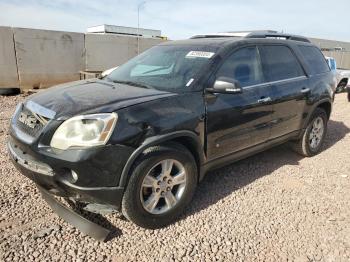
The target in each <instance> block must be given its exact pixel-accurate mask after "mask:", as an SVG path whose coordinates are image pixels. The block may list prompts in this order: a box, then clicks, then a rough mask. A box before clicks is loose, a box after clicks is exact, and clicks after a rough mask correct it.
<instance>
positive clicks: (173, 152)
mask: <svg viewBox="0 0 350 262" xmlns="http://www.w3.org/2000/svg"><path fill="white" fill-rule="evenodd" d="M167 170H169V172H167ZM182 171H183V172H182ZM182 173H184V174H185V175H186V176H185V180H184V181H185V182H183V180H179V179H178V178H179V177H178V175H179V174H182ZM145 181H147V182H145ZM180 182H181V184H180ZM176 183H178V184H176ZM175 184H176V185H175ZM148 185H150V186H148ZM196 186H197V166H196V162H195V160H194V158H193V156H192V154H191V153H190V152H189V151H188V150H187V149H186V148H185V147H183V146H181V145H178V144H169V145H165V146H156V147H152V148H149V149H147V150H146V151H145V152H144V153H143V155H142V156H141V157H140V158H139V159H138V160H137V162H136V164H135V165H134V168H133V170H132V173H131V177H130V180H129V183H128V185H127V187H126V190H125V192H124V196H123V200H122V212H123V215H124V216H125V217H126V218H127V219H128V220H130V221H132V222H134V223H135V224H136V225H138V226H140V227H143V228H149V229H156V228H161V227H164V226H166V225H168V224H170V223H172V222H173V221H175V220H176V219H177V218H178V216H179V215H180V214H181V213H182V212H183V210H184V208H185V207H186V206H187V205H188V204H189V203H190V202H191V200H192V197H193V195H194V192H195V189H196ZM152 201H153V203H154V204H152ZM157 201H158V202H157ZM156 202H157V203H156Z"/></svg>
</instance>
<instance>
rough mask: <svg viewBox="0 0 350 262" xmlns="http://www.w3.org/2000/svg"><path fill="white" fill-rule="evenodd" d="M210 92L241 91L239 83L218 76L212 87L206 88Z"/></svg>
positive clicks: (232, 92) (230, 92) (229, 92)
mask: <svg viewBox="0 0 350 262" xmlns="http://www.w3.org/2000/svg"><path fill="white" fill-rule="evenodd" d="M207 91H209V92H210V93H222V94H239V93H242V87H241V85H240V83H239V82H238V81H237V80H235V79H232V78H229V77H218V79H216V80H215V83H214V85H213V87H212V88H207Z"/></svg>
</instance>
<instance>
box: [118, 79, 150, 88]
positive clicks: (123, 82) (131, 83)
mask: <svg viewBox="0 0 350 262" xmlns="http://www.w3.org/2000/svg"><path fill="white" fill-rule="evenodd" d="M113 83H116V84H126V85H130V86H137V87H142V88H148V89H152V87H151V86H149V85H146V84H142V83H138V82H133V81H119V80H113Z"/></svg>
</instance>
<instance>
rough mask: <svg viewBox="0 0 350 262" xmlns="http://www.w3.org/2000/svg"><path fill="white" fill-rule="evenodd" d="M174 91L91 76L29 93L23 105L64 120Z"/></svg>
mask: <svg viewBox="0 0 350 262" xmlns="http://www.w3.org/2000/svg"><path fill="white" fill-rule="evenodd" d="M174 95H176V94H175V93H170V92H165V91H160V90H156V89H147V88H141V87H135V86H130V85H126V84H116V83H113V82H109V81H105V80H99V79H94V80H82V81H76V82H71V83H67V84H62V85H58V86H55V87H51V88H49V89H48V90H45V91H41V92H39V93H37V94H35V95H32V96H30V97H29V98H28V99H27V100H26V102H25V106H26V107H28V108H29V109H30V110H31V111H33V112H35V113H38V114H40V115H42V116H45V117H48V118H54V119H63V120H64V119H67V118H69V117H72V116H75V115H78V114H92V113H101V112H104V113H106V112H114V111H116V110H118V109H120V108H124V107H128V106H131V105H135V104H139V103H144V102H148V101H152V100H155V99H159V98H163V97H168V96H174Z"/></svg>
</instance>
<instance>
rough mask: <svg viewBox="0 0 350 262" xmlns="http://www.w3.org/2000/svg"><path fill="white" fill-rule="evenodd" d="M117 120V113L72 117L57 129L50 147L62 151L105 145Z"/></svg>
mask: <svg viewBox="0 0 350 262" xmlns="http://www.w3.org/2000/svg"><path fill="white" fill-rule="evenodd" d="M117 119H118V115H117V114H116V113H109V114H95V115H83V116H75V117H72V118H70V119H68V120H66V121H65V122H63V124H61V125H60V126H59V127H58V128H57V130H56V132H55V134H54V135H53V137H52V139H51V143H50V145H51V147H53V148H57V149H62V150H66V149H68V148H70V147H91V146H98V145H104V144H106V143H107V141H108V139H109V138H110V136H111V134H112V132H113V130H114V127H115V124H116V122H117Z"/></svg>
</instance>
